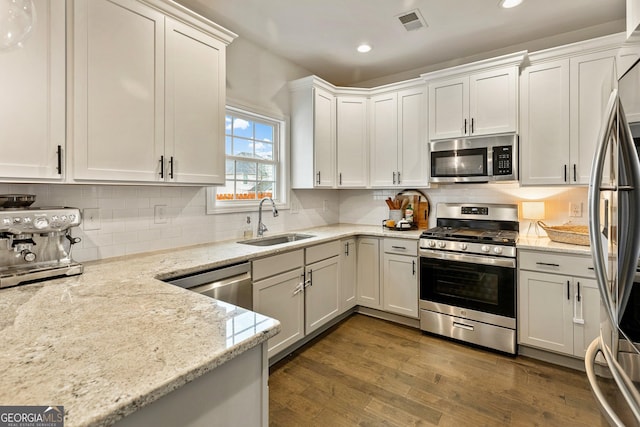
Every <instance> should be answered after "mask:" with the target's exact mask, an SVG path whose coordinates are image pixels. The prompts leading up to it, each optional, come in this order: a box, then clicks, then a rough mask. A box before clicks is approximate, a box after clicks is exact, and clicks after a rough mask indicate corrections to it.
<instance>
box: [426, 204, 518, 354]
mask: <svg viewBox="0 0 640 427" xmlns="http://www.w3.org/2000/svg"><path fill="white" fill-rule="evenodd" d="M436 216H437V227H434V228H431V229H429V230H427V231H425V232H424V233H422V235H421V237H420V251H419V255H420V329H422V330H423V331H427V332H431V333H434V334H439V335H443V336H446V337H449V338H454V339H457V340H461V341H465V342H469V343H473V344H477V345H480V346H484V347H488V348H492V349H495V350H499V351H502V352H506V353H511V354H515V353H516V288H517V281H516V276H517V271H516V246H515V245H516V240H517V238H518V206H517V205H503V204H451V203H439V204H438V205H437V207H436Z"/></svg>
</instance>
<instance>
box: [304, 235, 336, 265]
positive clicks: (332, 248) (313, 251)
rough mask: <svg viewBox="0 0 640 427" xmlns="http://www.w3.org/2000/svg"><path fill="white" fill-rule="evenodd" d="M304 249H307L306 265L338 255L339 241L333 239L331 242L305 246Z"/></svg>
mask: <svg viewBox="0 0 640 427" xmlns="http://www.w3.org/2000/svg"><path fill="white" fill-rule="evenodd" d="M306 251H307V259H306V263H307V265H309V264H313V263H314V262H318V261H322V260H323V259H327V258H331V257H332V256H337V255H340V241H339V240H334V241H333V242H329V243H323V244H321V245H316V246H311V247H310V248H307V249H306Z"/></svg>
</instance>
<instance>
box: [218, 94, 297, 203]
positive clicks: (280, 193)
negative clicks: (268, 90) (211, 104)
mask: <svg viewBox="0 0 640 427" xmlns="http://www.w3.org/2000/svg"><path fill="white" fill-rule="evenodd" d="M284 129H285V126H284V121H283V120H279V119H275V118H271V117H267V116H264V115H260V114H255V113H252V112H249V111H246V110H242V109H239V108H234V107H229V106H227V110H226V115H225V185H224V186H220V187H212V188H211V189H210V190H209V191H208V192H207V195H208V209H207V211H208V212H209V213H214V212H220V211H242V210H249V209H253V208H254V207H255V206H256V205H257V203H258V202H259V201H260V199H262V198H263V197H271V198H272V199H273V200H274V201H276V203H278V204H280V205H282V204H283V203H286V188H285V187H284V181H285V179H284V173H285V168H284V161H283V159H284V157H285V156H284V151H285V147H284V139H285V138H284V135H283V132H284Z"/></svg>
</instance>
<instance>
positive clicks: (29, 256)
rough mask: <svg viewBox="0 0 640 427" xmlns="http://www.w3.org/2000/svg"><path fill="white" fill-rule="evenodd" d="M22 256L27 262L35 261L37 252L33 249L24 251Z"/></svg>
mask: <svg viewBox="0 0 640 427" xmlns="http://www.w3.org/2000/svg"><path fill="white" fill-rule="evenodd" d="M22 258H23V259H24V260H25V261H26V262H33V261H35V260H36V254H34V253H33V252H31V251H24V252H23V255H22Z"/></svg>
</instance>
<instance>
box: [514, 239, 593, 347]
mask: <svg viewBox="0 0 640 427" xmlns="http://www.w3.org/2000/svg"><path fill="white" fill-rule="evenodd" d="M518 256H519V258H520V260H519V265H520V273H519V280H518V336H519V343H520V344H524V345H528V346H532V347H537V348H541V349H545V350H551V351H555V352H558V353H563V354H567V355H571V356H577V357H581V358H584V355H585V352H586V347H587V346H588V345H589V344H590V343H591V341H592V340H593V339H594V338H596V337H597V336H598V334H599V330H600V295H599V293H598V288H597V283H596V281H595V279H594V278H593V271H592V270H591V269H590V266H591V258H590V257H587V256H576V255H564V254H563V255H558V254H551V253H544V252H535V251H520V253H519V255H518ZM577 274H580V275H581V276H588V277H579V276H577Z"/></svg>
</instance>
